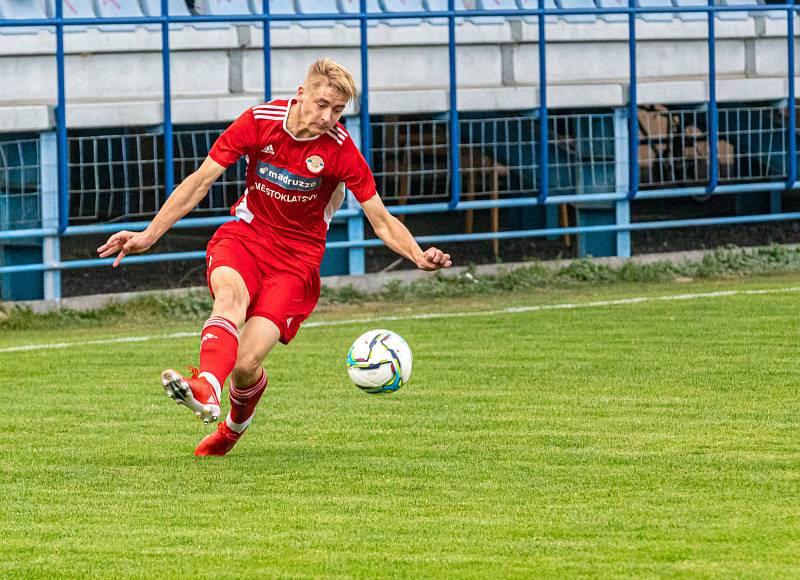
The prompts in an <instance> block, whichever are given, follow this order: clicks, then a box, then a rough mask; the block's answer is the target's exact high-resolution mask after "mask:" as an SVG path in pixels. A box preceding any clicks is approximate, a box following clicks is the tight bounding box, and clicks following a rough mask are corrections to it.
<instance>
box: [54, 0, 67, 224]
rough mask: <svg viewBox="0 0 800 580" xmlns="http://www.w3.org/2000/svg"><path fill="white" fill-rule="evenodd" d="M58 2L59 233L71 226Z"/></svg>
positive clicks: (61, 21) (60, 7)
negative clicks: (68, 225)
mask: <svg viewBox="0 0 800 580" xmlns="http://www.w3.org/2000/svg"><path fill="white" fill-rule="evenodd" d="M62 4H63V3H62V2H56V91H57V94H58V96H57V98H58V103H57V104H56V135H57V143H56V148H57V150H58V231H59V233H63V232H64V230H66V229H67V224H69V159H68V157H69V150H68V149H67V110H66V107H67V103H66V101H67V98H66V91H65V89H64V9H63V5H62Z"/></svg>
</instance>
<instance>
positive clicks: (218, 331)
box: [161, 265, 250, 423]
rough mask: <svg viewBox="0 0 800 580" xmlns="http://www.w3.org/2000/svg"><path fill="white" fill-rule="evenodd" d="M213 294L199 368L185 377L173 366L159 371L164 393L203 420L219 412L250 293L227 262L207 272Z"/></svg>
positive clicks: (204, 332)
mask: <svg viewBox="0 0 800 580" xmlns="http://www.w3.org/2000/svg"><path fill="white" fill-rule="evenodd" d="M209 285H210V286H211V291H212V294H213V296H214V307H213V309H212V313H211V317H210V318H209V319H208V320H207V321H206V323H205V324H204V325H203V330H202V333H201V338H200V368H199V369H193V372H192V375H191V376H190V377H185V376H183V375H181V374H180V373H178V372H177V371H175V370H173V369H167V370H165V371H164V372H163V373H162V374H161V382H162V384H163V385H164V390H165V392H166V393H167V395H168V396H169V397H170V398H172V399H175V401H176V402H177V403H179V404H182V405H185V406H187V407H188V408H189V409H191V410H192V412H193V413H194V414H195V415H197V416H198V417H200V418H201V419H202V420H203V421H204V422H205V423H208V422H209V421H216V420H217V418H219V416H220V398H221V395H222V386H223V385H224V384H225V379H227V378H228V375H230V373H231V371H232V370H233V367H234V364H235V362H236V356H237V353H238V350H239V330H238V327H239V326H240V325H242V324H243V322H244V318H245V315H246V313H247V306H248V305H249V303H250V294H249V291H248V288H247V285H246V284H245V281H244V278H243V276H242V275H241V274H240V273H239V272H238V271H236V270H235V269H233V268H232V267H229V266H221V265H220V266H218V267H215V268H214V269H213V270H212V271H211V273H210V275H209Z"/></svg>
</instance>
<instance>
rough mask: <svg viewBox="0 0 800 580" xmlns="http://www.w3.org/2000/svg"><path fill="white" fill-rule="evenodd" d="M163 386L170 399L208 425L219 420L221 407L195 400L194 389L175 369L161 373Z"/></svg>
mask: <svg viewBox="0 0 800 580" xmlns="http://www.w3.org/2000/svg"><path fill="white" fill-rule="evenodd" d="M161 384H162V385H163V386H164V392H165V393H166V394H167V396H168V397H169V398H170V399H172V400H173V401H175V402H176V403H177V404H179V405H184V406H185V407H188V408H189V410H190V411H192V413H194V414H195V416H196V417H198V418H200V420H202V421H203V423H205V424H206V425H208V424H209V423H213V422H215V421H216V420H217V419H219V416H220V408H219V405H212V404H207V403H206V404H204V403H201V402H200V401H198V400H197V399H195V398H194V394H193V393H192V388H191V387H190V386H189V383H187V382H186V379H185V378H183V376H182V375H181V374H180V373H179V372H177V371H175V370H173V369H167V370H165V371H164V372H163V373H161Z"/></svg>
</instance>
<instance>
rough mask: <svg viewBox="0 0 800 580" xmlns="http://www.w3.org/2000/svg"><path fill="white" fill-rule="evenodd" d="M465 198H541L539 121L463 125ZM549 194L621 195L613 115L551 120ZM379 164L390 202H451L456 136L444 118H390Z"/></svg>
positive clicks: (375, 138) (380, 127) (380, 137)
mask: <svg viewBox="0 0 800 580" xmlns="http://www.w3.org/2000/svg"><path fill="white" fill-rule="evenodd" d="M459 129H460V134H461V140H460V144H459V157H460V163H461V172H460V175H461V191H462V195H463V197H464V198H465V199H477V198H487V197H491V198H499V197H510V196H521V195H536V194H537V193H538V192H539V188H540V184H539V163H538V159H539V152H538V147H539V145H538V135H539V120H538V119H537V118H536V117H533V116H530V115H516V116H504V117H489V118H471V119H470V118H468V119H462V120H461V121H460V124H459ZM548 135H549V138H548V157H549V163H548V168H549V183H548V191H550V192H553V193H572V192H579V193H598V192H606V191H613V190H614V139H615V137H614V125H613V115H612V114H611V113H603V114H594V113H592V114H589V113H584V114H559V115H553V116H551V117H549V119H548ZM372 142H373V147H372V165H373V168H374V170H375V180H376V182H377V184H378V191H380V193H381V197H383V199H384V200H385V201H387V202H390V203H392V202H395V203H423V202H432V201H446V200H448V199H449V198H450V195H451V183H450V132H449V124H448V121H447V120H444V119H428V120H420V119H402V118H389V119H384V120H382V121H380V122H376V123H373V124H372Z"/></svg>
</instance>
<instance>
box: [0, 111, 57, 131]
mask: <svg viewBox="0 0 800 580" xmlns="http://www.w3.org/2000/svg"><path fill="white" fill-rule="evenodd" d="M54 125H55V121H54V119H53V116H52V107H50V106H49V105H20V106H18V107H15V106H8V107H0V127H2V128H3V131H8V132H12V131H47V130H49V129H50V128H51V127H53V126H54Z"/></svg>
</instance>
